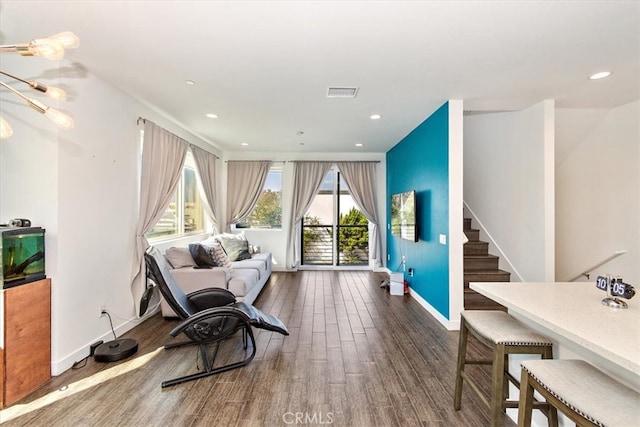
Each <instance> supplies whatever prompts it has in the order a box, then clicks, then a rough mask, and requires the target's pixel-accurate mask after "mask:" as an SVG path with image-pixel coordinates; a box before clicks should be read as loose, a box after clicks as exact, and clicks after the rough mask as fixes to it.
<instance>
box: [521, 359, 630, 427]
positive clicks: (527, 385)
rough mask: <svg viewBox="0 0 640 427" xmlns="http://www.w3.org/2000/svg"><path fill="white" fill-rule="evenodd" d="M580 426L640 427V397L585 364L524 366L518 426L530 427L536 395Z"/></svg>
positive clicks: (543, 362)
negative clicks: (534, 394) (536, 393)
mask: <svg viewBox="0 0 640 427" xmlns="http://www.w3.org/2000/svg"><path fill="white" fill-rule="evenodd" d="M534 390H535V391H537V392H538V393H540V394H541V395H542V396H543V397H544V398H545V399H546V400H547V402H549V404H550V405H553V406H554V407H555V408H557V409H558V410H559V411H561V412H562V413H564V414H565V415H566V416H567V417H569V418H570V419H571V421H573V422H575V423H576V424H577V425H579V426H638V425H640V410H639V409H638V408H640V393H638V392H636V391H634V390H632V389H630V388H628V387H627V386H625V385H623V384H620V383H619V382H617V381H616V380H614V379H613V378H611V377H609V376H608V375H606V374H605V373H603V372H601V371H600V370H598V369H596V368H594V367H593V366H591V365H590V364H588V363H587V362H585V361H583V360H527V361H524V362H522V377H521V385H520V410H519V412H518V426H519V427H523V426H524V427H529V426H531V409H532V402H533V392H534Z"/></svg>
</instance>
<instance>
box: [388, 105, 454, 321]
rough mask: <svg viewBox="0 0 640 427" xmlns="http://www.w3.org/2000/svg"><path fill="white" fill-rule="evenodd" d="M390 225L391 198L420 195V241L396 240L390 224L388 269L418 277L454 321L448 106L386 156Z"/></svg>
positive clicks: (417, 285)
mask: <svg viewBox="0 0 640 427" xmlns="http://www.w3.org/2000/svg"><path fill="white" fill-rule="evenodd" d="M386 161H387V177H386V178H387V201H386V206H387V221H388V222H390V221H391V195H392V194H396V193H400V192H403V191H409V190H415V191H416V216H417V221H416V222H417V225H418V236H419V240H418V242H411V241H408V240H402V239H400V238H398V237H395V236H392V235H391V231H390V229H389V225H387V253H388V254H389V256H390V258H389V260H388V261H387V267H388V268H389V270H391V271H398V272H400V271H402V267H401V265H402V256H403V255H404V256H405V257H406V269H407V270H408V269H409V268H413V270H414V275H413V277H409V275H408V272H407V271H405V278H406V279H407V280H408V281H409V286H411V288H412V290H413V291H415V292H417V293H418V294H419V295H420V296H421V297H422V298H424V299H425V300H426V301H427V302H428V303H429V304H431V306H433V307H434V308H435V309H436V310H438V311H439V312H440V313H441V314H442V315H443V316H444V317H445V318H449V246H448V242H447V245H441V244H440V243H439V235H440V234H445V235H446V236H447V239H448V237H449V104H448V103H445V104H444V105H443V106H442V107H440V108H439V109H438V110H437V111H436V112H434V113H433V114H432V115H431V116H430V117H429V118H427V119H426V120H425V121H424V122H423V123H422V124H420V125H419V126H418V127H417V128H415V129H414V130H413V131H412V132H411V133H410V134H409V135H407V136H406V137H405V138H403V139H402V140H401V141H400V142H399V143H398V144H396V145H395V146H394V147H393V148H392V149H391V150H389V151H388V152H387V156H386Z"/></svg>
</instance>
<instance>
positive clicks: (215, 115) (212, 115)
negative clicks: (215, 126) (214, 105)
mask: <svg viewBox="0 0 640 427" xmlns="http://www.w3.org/2000/svg"><path fill="white" fill-rule="evenodd" d="M207 117H209V118H210V119H217V118H218V115H217V114H213V113H209V114H207Z"/></svg>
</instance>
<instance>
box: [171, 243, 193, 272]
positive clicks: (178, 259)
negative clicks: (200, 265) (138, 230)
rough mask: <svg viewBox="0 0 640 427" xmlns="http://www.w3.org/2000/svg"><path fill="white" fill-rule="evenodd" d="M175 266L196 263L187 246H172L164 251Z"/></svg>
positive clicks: (191, 265) (179, 266)
mask: <svg viewBox="0 0 640 427" xmlns="http://www.w3.org/2000/svg"><path fill="white" fill-rule="evenodd" d="M164 255H165V257H166V258H167V261H169V264H171V266H172V267H173V268H182V267H193V266H195V265H196V263H195V262H194V261H193V257H192V256H191V254H190V253H189V250H188V249H187V248H176V247H171V248H169V249H167V250H166V251H165V253H164Z"/></svg>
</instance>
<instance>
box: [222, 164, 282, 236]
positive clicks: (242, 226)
mask: <svg viewBox="0 0 640 427" xmlns="http://www.w3.org/2000/svg"><path fill="white" fill-rule="evenodd" d="M272 173H278V174H280V189H279V190H278V191H279V193H280V224H279V226H278V227H274V226H269V227H265V226H261V227H252V226H251V225H250V224H249V217H250V216H251V215H252V214H253V211H251V213H250V214H249V215H248V216H247V218H246V219H245V220H244V221H243V222H241V223H236V224H234V227H235V228H236V229H238V230H261V231H282V229H283V228H282V203H283V199H282V189H283V187H284V184H283V181H284V173H283V167H282V165H279V164H278V165H273V164H272V165H271V167H270V168H269V173H268V175H267V180H266V181H265V187H266V185H267V182H268V180H269V175H271V174H272ZM265 187H263V188H262V190H260V198H261V197H262V195H263V194H264V193H265V192H266V189H265ZM260 198H258V203H259V202H260ZM257 205H258V204H257V203H256V206H257ZM254 210H255V207H254Z"/></svg>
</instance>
